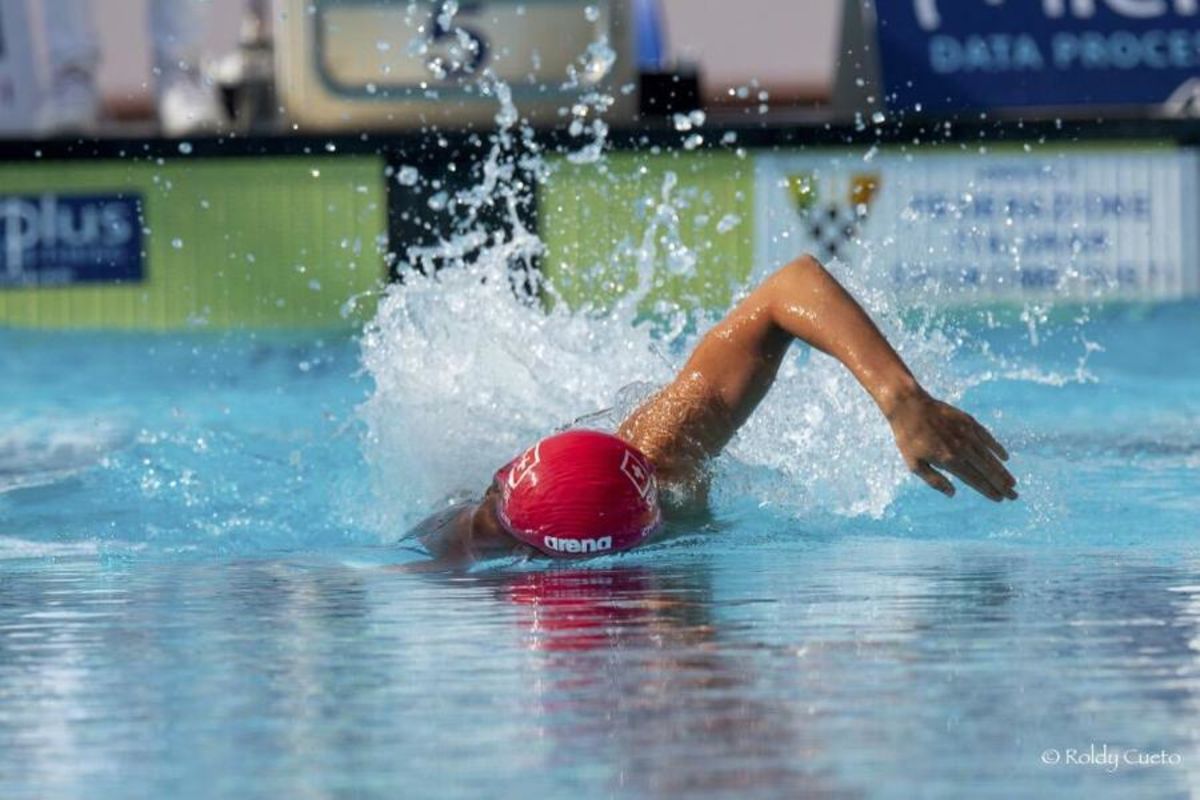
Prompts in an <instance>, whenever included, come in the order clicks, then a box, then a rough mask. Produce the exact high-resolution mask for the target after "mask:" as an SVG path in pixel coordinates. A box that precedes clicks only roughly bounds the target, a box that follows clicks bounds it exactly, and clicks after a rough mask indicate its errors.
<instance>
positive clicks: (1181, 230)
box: [755, 145, 1200, 303]
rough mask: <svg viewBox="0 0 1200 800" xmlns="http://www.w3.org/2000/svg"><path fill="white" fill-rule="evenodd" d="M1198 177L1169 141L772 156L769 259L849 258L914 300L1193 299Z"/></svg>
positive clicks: (761, 248) (767, 165)
mask: <svg viewBox="0 0 1200 800" xmlns="http://www.w3.org/2000/svg"><path fill="white" fill-rule="evenodd" d="M947 147H949V145H947ZM1198 182H1200V160H1198V158H1197V154H1196V153H1194V152H1187V151H1183V150H1178V149H1174V148H1169V147H1163V148H1161V149H1155V148H1153V147H1144V148H1141V149H1136V150H1135V149H1132V148H1101V147H1086V148H1075V149H1061V150H1055V149H1053V148H1052V147H1051V146H1049V145H1043V146H1035V149H1034V151H1033V152H1023V151H1022V150H1019V149H1015V147H1013V149H1004V148H997V149H995V150H993V151H992V152H987V151H980V150H979V149H976V147H975V146H972V149H970V150H966V151H963V150H956V151H953V152H944V153H939V152H938V151H936V150H929V149H924V150H921V151H919V152H912V151H911V150H910V151H909V152H903V151H901V150H899V149H884V150H878V149H876V148H871V149H870V150H858V151H834V150H826V151H823V152H814V151H808V152H805V153H795V154H788V153H778V154H770V155H764V156H761V157H759V158H758V159H757V161H756V187H757V188H756V200H755V203H756V214H755V218H756V224H757V226H758V229H757V231H756V236H755V240H756V243H757V244H756V247H757V249H758V252H757V255H758V256H759V263H781V262H783V261H786V260H788V259H791V258H793V257H795V256H796V255H797V254H798V253H800V252H812V253H813V254H815V255H817V256H818V257H821V258H824V259H830V258H835V257H838V258H842V259H843V260H844V261H846V262H847V265H848V266H849V267H850V268H852V269H863V270H869V271H870V273H871V280H872V282H874V283H875V285H878V286H889V287H891V288H892V289H893V290H894V291H895V292H896V293H897V294H898V295H900V296H902V297H906V298H909V299H915V298H917V297H922V298H929V299H937V300H941V301H947V302H964V303H969V302H972V301H975V300H981V301H995V300H1024V299H1034V298H1046V299H1050V298H1058V299H1073V300H1091V299H1131V300H1133V299H1138V300H1140V299H1156V300H1158V299H1174V298H1179V297H1185V296H1194V295H1197V294H1200V265H1198V263H1197V249H1198V248H1197V235H1196V227H1197V211H1198V204H1197V184H1198Z"/></svg>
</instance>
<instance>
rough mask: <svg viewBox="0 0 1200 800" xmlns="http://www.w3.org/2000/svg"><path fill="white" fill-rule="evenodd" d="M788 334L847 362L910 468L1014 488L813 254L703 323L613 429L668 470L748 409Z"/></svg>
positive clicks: (705, 447) (669, 475)
mask: <svg viewBox="0 0 1200 800" xmlns="http://www.w3.org/2000/svg"><path fill="white" fill-rule="evenodd" d="M795 339H801V340H803V341H805V342H807V343H809V344H810V345H812V346H813V347H815V348H817V349H818V350H821V351H822V352H825V353H827V354H829V355H831V356H833V357H834V358H836V359H837V360H838V361H840V362H842V364H844V365H845V366H846V368H847V369H849V370H850V372H851V373H853V375H854V377H855V378H857V379H858V382H859V383H860V384H862V386H863V388H864V389H866V391H867V392H868V394H870V395H871V397H872V398H874V400H875V403H876V404H877V405H878V406H879V410H880V411H881V412H882V413H883V415H884V417H885V418H886V419H887V420H888V422H889V424H890V425H891V428H892V432H893V434H894V435H895V437H896V445H897V447H898V448H899V449H900V453H901V455H902V456H903V457H904V461H905V463H906V464H907V465H908V468H909V469H910V470H911V471H912V472H913V473H914V474H916V475H918V476H920V477H921V478H922V479H923V480H924V481H925V482H926V483H928V484H929V485H930V486H932V487H933V488H934V489H937V490H938V491H940V492H942V493H944V494H946V495H947V496H951V495H953V494H954V486H953V485H952V484H951V483H950V481H949V480H948V479H947V478H946V476H945V475H943V474H942V473H941V472H939V470H945V471H946V472H949V473H950V474H952V475H954V476H956V477H958V478H959V479H960V480H961V481H963V482H964V483H966V484H967V485H968V486H970V487H972V488H973V489H975V490H976V491H978V492H979V493H980V494H982V495H984V496H986V497H988V498H990V499H992V500H996V501H1000V500H1003V499H1005V498H1008V499H1011V500H1015V499H1016V498H1017V493H1016V492H1015V491H1014V486H1015V485H1016V481H1015V480H1014V478H1013V477H1012V475H1011V474H1009V472H1008V470H1007V469H1005V468H1004V466H1003V464H1001V463H1000V462H1001V461H1004V460H1007V459H1008V454H1007V453H1006V452H1005V450H1004V448H1003V447H1002V446H1001V445H1000V443H999V442H997V441H996V439H995V438H994V437H993V436H992V435H991V434H990V433H989V432H988V431H987V429H986V428H984V427H983V426H982V425H980V424H979V423H978V422H977V421H975V419H974V418H972V417H971V416H970V415H968V414H966V413H964V412H962V411H960V410H958V409H957V408H954V407H953V406H951V405H949V404H947V403H943V402H941V401H939V400H937V399H935V398H933V397H931V396H930V395H929V394H928V393H927V392H926V391H925V390H924V389H922V388H921V385H920V384H919V383H918V382H917V380H916V378H914V377H913V374H912V373H911V372H910V371H909V369H908V367H907V366H906V365H905V363H904V361H903V360H902V359H901V358H900V356H899V355H898V354H897V353H896V351H895V350H894V349H893V348H892V346H891V345H890V344H888V342H887V340H886V339H885V338H884V337H883V334H882V333H880V332H879V329H878V328H877V327H875V324H874V323H873V322H872V321H871V318H870V317H868V316H867V313H866V312H865V311H864V310H863V309H862V307H861V306H860V305H859V304H858V303H857V302H856V301H855V300H854V298H853V297H851V296H850V294H849V293H848V292H847V291H846V290H845V289H844V288H842V286H841V284H839V283H838V282H837V280H836V279H835V278H834V277H833V276H832V275H830V274H829V272H828V271H826V269H825V268H824V267H823V266H821V264H820V263H819V262H818V261H817V260H816V259H815V258H812V257H811V256H803V257H801V258H798V259H796V260H795V261H793V262H791V263H790V264H788V265H786V266H785V267H783V268H782V269H780V270H778V271H777V272H775V273H774V274H773V275H771V276H770V277H769V278H767V279H766V280H765V281H763V283H762V284H761V285H759V286H758V287H757V288H756V289H755V290H754V291H753V292H751V294H750V295H749V296H748V297H747V298H746V299H745V300H743V301H742V302H741V303H739V304H738V305H737V307H735V308H734V309H733V311H731V312H730V313H729V315H728V316H726V317H725V319H723V320H722V321H721V322H720V323H719V324H717V325H716V327H714V328H713V329H712V330H711V331H709V332H708V334H707V335H705V337H704V338H703V339H702V340H701V342H700V344H699V345H697V347H696V349H695V351H694V352H693V353H692V355H691V357H690V358H689V359H688V361H687V363H686V364H685V365H684V367H683V369H682V370H681V371H680V373H679V375H678V376H677V377H676V378H675V380H674V381H673V382H672V383H671V384H670V385H668V386H667V387H666V388H665V389H663V390H662V391H661V392H659V393H658V395H656V396H655V397H654V398H653V399H652V400H651V401H649V402H648V403H646V404H645V405H643V406H642V407H641V408H639V409H638V410H637V411H635V412H634V413H633V414H632V415H631V416H630V417H629V419H627V420H625V422H624V423H623V424H622V426H621V430H620V433H621V435H622V436H624V437H625V438H626V439H628V440H629V441H630V442H632V443H633V444H634V445H636V446H638V447H639V448H641V449H642V450H643V451H644V452H646V454H647V455H648V456H650V458H651V459H652V460H654V462H655V464H656V465H657V466H658V468H659V471H660V473H661V474H662V476H663V478H664V479H665V480H667V481H670V480H672V479H673V478H675V477H681V476H683V475H684V474H685V473H686V471H687V470H689V469H691V468H694V467H695V465H696V462H697V459H699V458H702V457H708V456H713V455H715V454H716V453H718V452H719V451H720V450H721V448H723V447H724V446H725V444H726V443H727V442H728V441H729V439H730V438H731V437H732V436H733V434H734V433H736V432H737V429H738V428H739V427H741V425H742V423H744V422H745V421H746V420H747V419H748V418H749V416H750V414H751V413H753V411H754V409H755V408H756V407H757V406H758V403H759V401H761V400H762V398H763V397H764V396H765V395H766V393H767V390H768V389H770V387H771V384H772V383H773V382H774V380H775V375H776V373H777V371H778V369H779V365H780V363H781V362H782V360H783V357H784V354H785V353H786V352H787V349H788V346H789V345H790V344H791V343H792V341H793V340H795Z"/></svg>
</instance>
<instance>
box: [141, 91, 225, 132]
mask: <svg viewBox="0 0 1200 800" xmlns="http://www.w3.org/2000/svg"><path fill="white" fill-rule="evenodd" d="M158 122H159V124H160V125H161V126H162V131H163V133H164V134H166V135H167V136H172V137H175V136H186V135H187V134H191V133H211V132H213V131H216V130H218V129H219V128H220V127H221V126H222V125H223V124H224V122H225V115H224V114H223V113H221V108H220V106H219V105H217V95H216V92H214V91H213V89H212V88H211V87H208V86H204V85H203V84H201V83H200V82H199V81H196V80H193V79H192V78H190V77H179V78H176V79H175V80H172V81H171V82H170V83H168V84H167V85H166V86H165V87H164V88H163V89H162V90H161V91H160V92H159V94H158Z"/></svg>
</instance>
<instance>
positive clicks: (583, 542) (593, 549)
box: [542, 536, 613, 553]
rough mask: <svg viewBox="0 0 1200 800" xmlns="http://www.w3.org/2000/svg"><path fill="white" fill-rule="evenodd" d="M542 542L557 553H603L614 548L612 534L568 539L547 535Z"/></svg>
mask: <svg viewBox="0 0 1200 800" xmlns="http://www.w3.org/2000/svg"><path fill="white" fill-rule="evenodd" d="M542 543H543V544H545V545H546V547H547V548H548V549H550V550H553V551H555V552H556V553H602V552H604V551H605V550H612V546H613V540H612V537H611V536H601V537H600V538H599V539H568V538H566V537H562V536H546V537H544V538H543V539H542Z"/></svg>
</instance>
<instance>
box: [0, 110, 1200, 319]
mask: <svg viewBox="0 0 1200 800" xmlns="http://www.w3.org/2000/svg"><path fill="white" fill-rule="evenodd" d="M1197 142H1200V124H1198V123H1196V122H1192V121H1151V120H1127V121H1120V122H1094V121H1090V122H1086V123H1082V122H1081V123H1073V124H1064V123H1062V122H1044V123H1038V124H1033V123H1024V122H1004V123H996V122H988V123H984V122H980V121H975V122H957V123H954V124H950V123H947V122H937V123H934V122H928V123H919V122H910V123H897V124H894V125H889V126H888V127H886V128H885V127H882V126H880V127H876V128H869V127H863V126H852V127H848V128H838V127H835V126H831V125H817V124H797V125H790V126H782V125H775V126H773V127H771V126H766V127H764V126H759V125H754V126H745V125H742V126H739V125H736V124H709V125H706V126H704V127H703V128H702V129H697V130H695V131H691V132H678V131H675V130H673V129H667V128H662V129H643V130H639V131H617V132H615V133H613V134H612V135H611V136H610V139H609V143H610V145H611V146H612V150H613V152H612V153H610V155H609V156H608V157H607V158H606V159H605V161H604V163H603V164H602V165H597V164H576V163H571V162H570V161H569V160H568V159H565V158H561V157H554V158H551V159H550V160H549V170H548V174H549V177H548V178H546V179H545V180H543V181H542V182H541V183H540V184H539V186H538V190H537V193H536V197H535V198H532V199H531V202H530V203H529V204H528V205H527V206H526V207H523V209H522V214H524V215H525V217H526V219H525V220H523V221H524V222H525V224H527V225H529V226H532V227H534V228H535V229H536V230H537V231H538V233H539V234H540V236H541V237H542V239H543V240H544V241H545V243H546V252H545V255H544V256H543V257H542V258H541V259H540V262H539V265H538V266H539V267H540V268H541V269H542V271H543V273H544V274H545V276H546V277H547V279H548V283H549V285H550V286H552V287H553V290H554V295H555V296H556V297H559V298H561V299H562V300H564V301H566V302H567V303H568V304H570V305H572V306H582V305H589V304H600V305H603V304H605V303H607V302H610V301H611V300H612V299H613V298H615V297H616V296H618V295H620V294H622V293H624V292H629V291H634V290H637V289H640V290H646V292H647V296H646V300H645V303H646V304H647V307H650V306H652V304H653V303H654V302H655V301H656V300H659V299H668V298H669V299H672V300H681V301H684V302H688V303H699V304H702V305H708V306H720V305H723V304H724V303H726V302H728V299H729V296H730V294H731V291H732V289H733V287H735V286H737V285H738V284H740V283H742V282H744V281H745V279H746V278H747V276H748V275H749V274H750V273H751V271H752V270H753V269H754V267H755V265H760V264H773V263H778V262H781V261H783V260H786V259H788V258H790V257H792V256H794V255H795V254H797V253H799V252H805V251H807V252H814V253H816V254H817V255H818V256H820V257H822V258H824V259H827V260H830V259H842V260H843V262H844V264H845V268H847V269H854V270H862V271H864V272H865V273H866V274H865V276H864V277H865V280H866V281H867V282H868V283H869V284H870V285H872V286H876V287H880V288H886V289H887V290H888V291H892V292H895V293H896V294H899V295H901V296H906V297H911V298H922V299H929V298H934V299H936V301H937V302H939V303H945V304H951V305H952V304H956V303H980V302H983V303H1006V302H1024V301H1028V300H1039V299H1045V300H1061V299H1069V300H1080V301H1091V300H1097V299H1102V300H1114V299H1115V300H1134V301H1140V300H1150V301H1159V300H1173V299H1179V298H1183V297H1190V296H1195V295H1197V294H1198V293H1200V258H1198V255H1200V225H1197V224H1196V222H1197V216H1198V211H1200V205H1198V204H1200V151H1198V150H1197V149H1196V147H1195V145H1196V144H1197ZM540 144H542V145H545V146H547V147H553V146H554V145H556V144H570V143H569V142H564V141H562V137H561V136H556V135H555V134H550V133H547V134H544V135H543V140H542V141H540ZM486 148H487V142H486V141H485V138H484V137H481V136H478V135H475V134H471V133H470V132H460V133H457V134H454V135H450V134H439V135H434V136H420V135H406V134H397V135H394V136H385V137H382V138H380V137H374V138H372V137H368V136H366V135H361V136H347V137H265V138H249V139H246V138H240V139H239V138H236V137H230V138H225V139H204V140H197V141H194V142H178V141H169V140H159V139H147V140H120V141H117V140H100V141H91V142H67V141H56V142H42V143H25V142H2V143H0V212H2V213H0V225H2V227H0V237H2V242H0V244H2V246H0V324H5V325H11V326H33V327H48V328H63V327H84V328H141V329H171V328H181V327H190V326H208V327H214V328H224V327H318V328H319V327H334V328H338V327H341V328H349V327H353V326H357V325H359V324H361V322H362V321H363V319H365V318H367V317H369V315H370V314H371V312H372V309H373V300H374V297H375V294H376V293H377V290H378V289H379V288H380V286H381V285H382V284H383V283H384V281H385V280H386V279H388V278H393V279H394V278H397V277H402V273H403V270H404V267H403V264H404V263H405V258H404V254H405V253H406V251H407V249H408V248H410V247H412V246H414V245H428V244H432V243H434V242H436V241H437V240H438V239H439V238H440V237H441V236H443V235H445V232H446V231H447V230H449V228H450V222H451V217H450V212H448V211H445V210H443V209H440V208H437V207H436V206H437V203H435V202H431V201H432V200H433V197H434V195H435V194H437V193H448V194H451V195H452V194H453V192H454V191H455V190H456V189H457V188H462V187H464V186H466V185H469V182H470V170H469V169H467V168H466V167H467V165H468V164H470V163H471V162H473V161H477V160H478V159H480V158H482V157H483V155H484V153H485V152H486ZM414 172H415V174H418V175H419V176H420V178H421V180H420V181H418V182H416V183H415V184H414V182H413V181H412V175H413V174H414ZM122 214H124V215H125V216H127V217H130V218H136V225H132V226H131V225H129V224H128V220H124V222H123V221H122V217H121V215H122ZM489 224H490V225H492V226H493V227H501V228H502V227H503V226H504V225H505V220H503V219H502V218H496V219H492V220H491V221H490V222H489ZM123 226H124V227H123ZM126 228H132V229H131V230H128V231H126V230H125V229H126ZM118 229H120V230H119V232H122V233H129V236H124V237H123V238H122V237H120V236H116V235H115V234H114V235H112V236H109V239H119V241H109V240H107V239H105V235H106V232H107V233H112V231H114V230H118ZM639 259H641V261H642V262H643V263H644V262H646V261H647V260H649V262H652V263H654V264H655V265H662V266H664V267H665V268H664V269H658V268H656V269H655V270H654V271H653V272H654V278H653V281H654V284H653V285H652V286H650V287H641V286H639V285H638V280H639V278H638V270H637V266H638V263H639ZM352 300H353V301H354V302H349V301H352Z"/></svg>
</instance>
